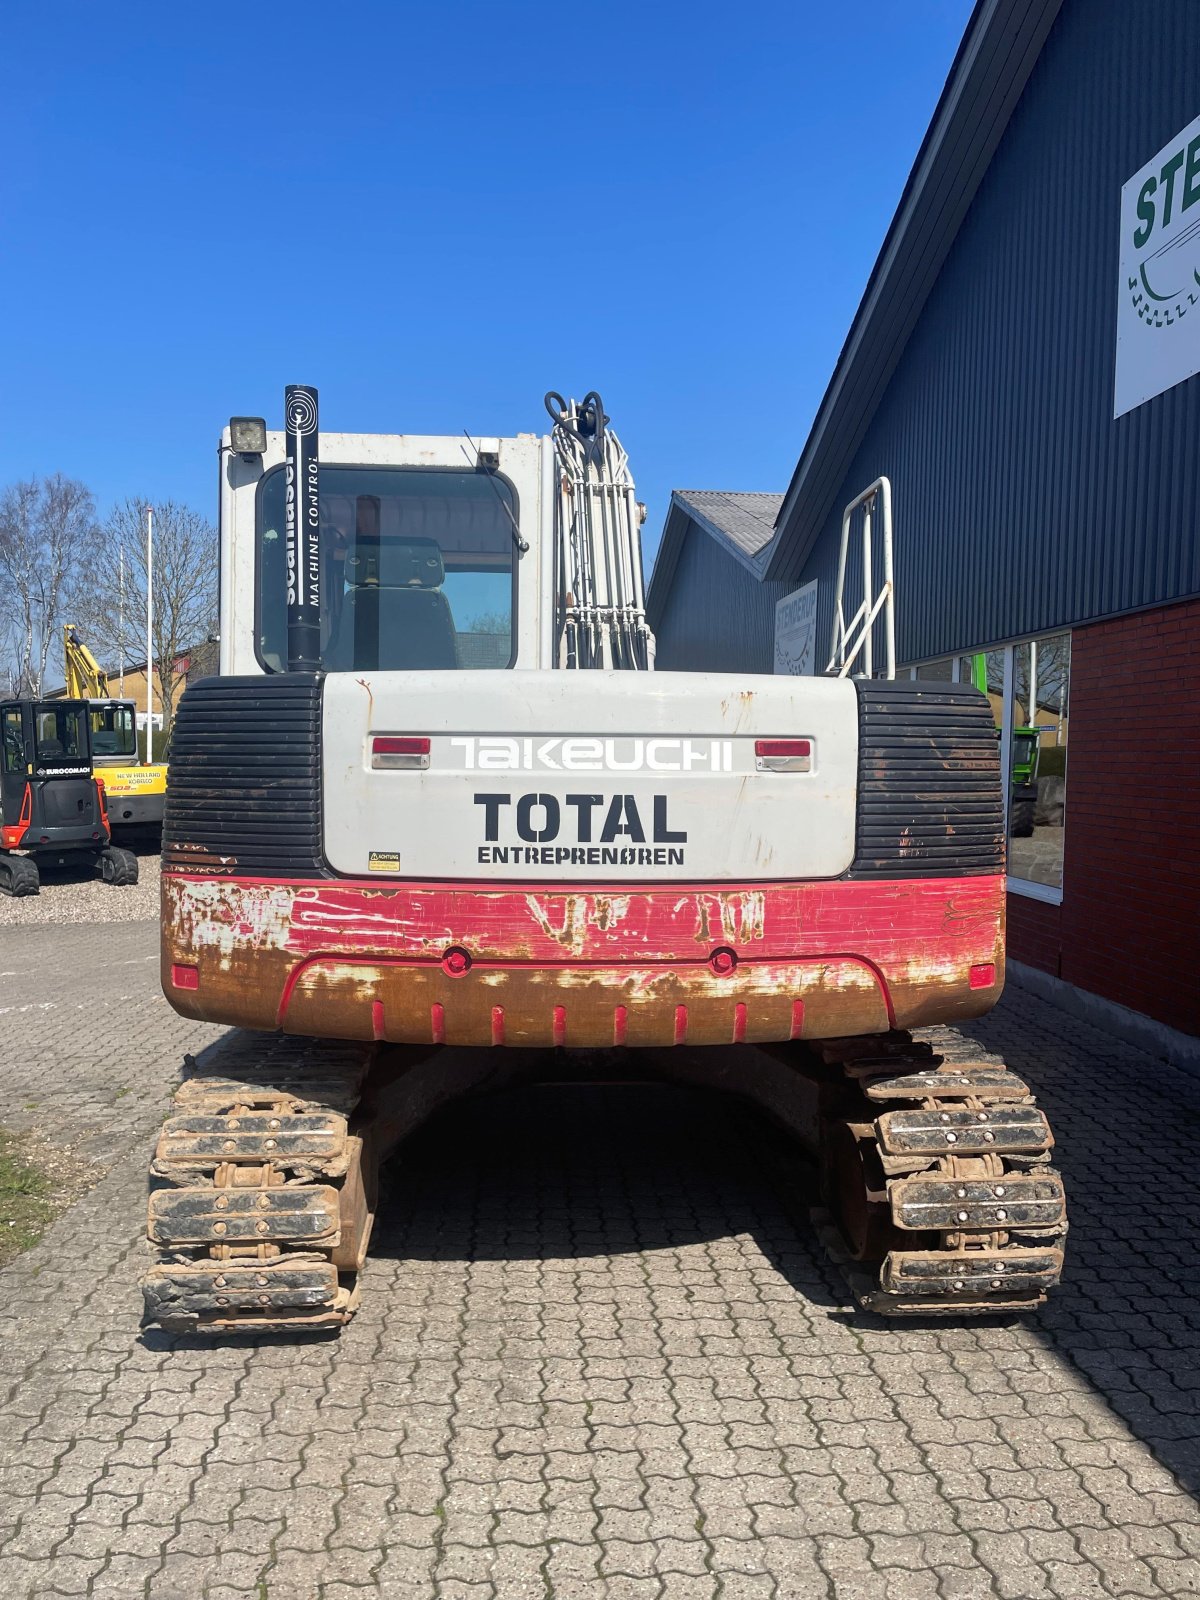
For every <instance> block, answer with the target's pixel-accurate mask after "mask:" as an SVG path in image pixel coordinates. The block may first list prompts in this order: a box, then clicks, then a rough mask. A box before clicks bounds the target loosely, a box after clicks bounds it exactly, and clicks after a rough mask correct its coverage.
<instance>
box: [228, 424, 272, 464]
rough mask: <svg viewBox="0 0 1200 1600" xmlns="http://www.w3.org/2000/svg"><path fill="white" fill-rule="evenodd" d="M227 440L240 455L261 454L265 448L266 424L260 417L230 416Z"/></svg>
mask: <svg viewBox="0 0 1200 1600" xmlns="http://www.w3.org/2000/svg"><path fill="white" fill-rule="evenodd" d="M229 440H230V443H231V444H232V445H233V448H234V449H235V450H236V451H237V453H238V455H240V456H261V455H262V454H263V452H264V451H265V450H266V448H267V424H266V422H265V421H264V420H263V418H262V417H230V419H229Z"/></svg>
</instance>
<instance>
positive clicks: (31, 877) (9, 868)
mask: <svg viewBox="0 0 1200 1600" xmlns="http://www.w3.org/2000/svg"><path fill="white" fill-rule="evenodd" d="M41 888H42V880H41V879H40V878H39V877H38V869H37V863H36V862H35V861H31V860H30V859H29V857H28V856H0V890H3V892H4V893H5V894H10V895H12V897H13V899H14V900H15V899H18V898H21V897H23V896H24V895H28V894H40V892H41Z"/></svg>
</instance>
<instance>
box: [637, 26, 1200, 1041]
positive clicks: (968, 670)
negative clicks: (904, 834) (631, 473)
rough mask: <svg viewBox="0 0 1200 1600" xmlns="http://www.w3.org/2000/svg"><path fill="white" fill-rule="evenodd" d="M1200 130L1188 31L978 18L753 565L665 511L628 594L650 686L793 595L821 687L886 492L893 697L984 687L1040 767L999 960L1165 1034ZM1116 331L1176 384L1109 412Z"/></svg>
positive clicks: (732, 523) (725, 657)
mask: <svg viewBox="0 0 1200 1600" xmlns="http://www.w3.org/2000/svg"><path fill="white" fill-rule="evenodd" d="M1197 119H1200V5H1198V4H1196V3H1195V0H1138V3H1132V0H979V4H978V5H977V6H976V8H975V10H974V12H973V14H972V17H971V20H970V23H969V25H968V28H967V31H966V34H965V36H964V38H963V41H962V44H961V46H960V48H959V51H958V54H957V56H956V58H955V61H954V64H953V67H952V69H951V72H950V75H949V78H948V80H947V83H946V86H945V89H944V91H943V93H942V96H941V99H940V101H939V103H938V105H937V108H936V110H935V112H934V116H933V120H932V122H931V124H930V127H929V131H928V133H927V135H926V137H925V140H924V142H923V144H922V146H921V149H920V152H919V154H918V156H917V160H916V163H915V165H914V167H913V170H912V173H911V175H910V177H909V180H908V183H907V185H906V188H905V190H904V193H903V196H902V198H901V201H900V204H899V207H898V209H897V212H896V215H895V218H894V220H893V222H892V225H891V227H890V229H889V231H888V234H887V237H886V238H885V240H884V242H883V246H882V248H881V250H880V254H879V258H878V260H877V262H876V265H875V268H874V270H873V272H872V275H871V278H870V281H869V283H868V285H867V289H866V292H865V294H864V296H863V300H862V303H861V305H860V307H859V309H858V312H857V314H856V316H855V319H854V322H853V324H852V326H851V328H850V330H849V333H848V335H847V338H846V341H845V344H844V346H843V349H842V352H841V355H840V357H839V359H838V363H837V366H836V368H835V371H834V373H833V376H832V378H831V380H830V383H829V387H828V389H827V391H826V393H825V396H824V399H823V401H822V403H821V406H820V409H819V411H818V414H817V417H816V420H815V422H814V423H813V426H812V429H811V432H810V434H809V436H808V439H807V441H806V442H805V443H804V445H803V449H802V450H801V453H800V458H799V461H798V463H797V465H796V467H795V471H794V473H793V474H792V477H791V481H790V483H789V484H788V487H787V491H786V493H785V494H784V495H783V496H782V498H781V500H780V502H779V506H778V510H777V512H776V514H775V516H774V518H773V523H772V527H771V529H770V530H769V534H767V533H765V532H763V530H762V529H760V528H759V529H751V530H749V531H748V529H747V526H746V516H745V503H746V502H747V501H755V503H756V504H757V505H758V506H759V508H760V509H759V513H758V522H759V523H762V522H764V521H765V515H764V513H765V512H766V510H767V509H768V508H769V507H770V504H771V501H770V497H767V496H762V497H757V499H756V497H747V496H744V495H736V496H735V495H729V496H721V495H719V494H714V493H711V492H709V493H707V494H705V493H699V492H694V491H693V492H687V493H677V494H676V495H675V496H674V497H673V499H672V503H671V507H670V512H669V514H668V518H667V522H666V526H665V529H664V534H663V539H662V544H661V548H660V552H659V556H658V560H657V563H656V566H655V571H654V574H653V577H652V579H651V583H650V589H649V613H650V620H651V624H652V626H653V627H654V628H655V630H656V633H657V636H658V642H659V649H658V664H659V665H660V666H661V667H664V668H684V669H700V668H708V669H713V668H717V669H722V670H727V671H729V672H731V673H738V672H770V671H771V670H772V667H773V662H774V657H775V651H774V645H775V609H776V605H777V603H778V602H779V600H780V599H782V598H783V597H785V596H787V595H788V594H791V593H793V592H794V591H796V590H798V589H800V588H801V587H803V586H805V585H808V584H810V583H812V582H813V581H814V580H815V582H816V584H817V624H816V641H817V651H818V655H819V657H820V658H821V659H819V660H818V661H817V667H818V669H820V668H821V667H823V666H824V665H825V660H824V656H825V655H826V654H827V653H828V648H829V639H830V631H831V624H832V618H833V606H834V591H835V581H836V572H837V561H838V544H839V533H840V525H841V518H842V510H843V508H844V507H845V506H846V505H847V504H848V503H849V502H850V501H851V500H852V499H854V497H855V496H856V495H857V494H858V493H859V492H860V491H861V490H862V489H864V488H865V487H866V486H867V485H868V484H869V483H871V482H872V481H873V480H875V479H876V478H878V477H879V476H880V475H881V474H882V475H886V476H887V477H888V478H889V479H890V481H891V484H892V487H893V495H894V524H895V572H896V588H897V596H898V600H897V624H898V657H899V660H900V662H901V663H902V671H903V672H904V673H911V674H912V675H914V676H920V677H930V678H953V679H955V680H961V679H963V678H964V677H966V676H967V675H968V674H969V675H971V676H974V677H979V676H981V675H982V676H983V677H984V678H985V679H986V682H987V686H988V690H989V692H990V694H991V695H992V698H993V704H994V706H995V709H996V717H997V725H998V726H999V727H1001V728H1002V732H1003V737H1004V741H1005V749H1006V751H1008V752H1009V755H1010V757H1011V758H1012V759H1014V760H1015V759H1016V755H1017V754H1018V753H1019V752H1020V751H1021V749H1022V748H1023V747H1022V744H1021V741H1022V738H1023V737H1024V738H1027V739H1028V740H1029V741H1030V742H1031V744H1032V745H1034V746H1036V748H1037V751H1038V761H1037V764H1036V765H1037V767H1038V770H1040V773H1041V776H1040V777H1039V778H1038V779H1037V784H1038V790H1039V805H1040V806H1041V813H1040V817H1039V822H1038V824H1037V826H1036V827H1035V829H1034V833H1033V835H1032V837H1031V839H1030V840H1029V841H1026V840H1025V839H1018V838H1016V837H1014V839H1013V841H1012V845H1011V847H1010V864H1009V870H1010V889H1011V893H1010V932H1011V939H1010V944H1011V949H1012V953H1013V954H1014V955H1015V956H1017V957H1018V959H1020V960H1021V961H1023V962H1025V963H1027V964H1028V965H1030V966H1034V967H1039V968H1041V969H1042V970H1044V971H1046V972H1049V973H1050V974H1052V975H1053V976H1055V977H1058V978H1062V979H1066V980H1067V981H1069V982H1071V983H1072V984H1074V985H1076V986H1077V987H1079V988H1081V989H1083V990H1087V991H1091V992H1092V993H1095V994H1099V995H1102V996H1104V997H1105V998H1106V999H1109V1000H1112V1001H1115V1002H1117V1003H1120V1004H1121V1005H1124V1006H1126V1007H1129V1008H1132V1009H1134V1010H1135V1011H1137V1012H1140V1013H1143V1014H1148V1015H1150V1016H1152V1017H1155V1018H1157V1019H1159V1020H1160V1021H1161V1022H1164V1023H1167V1024H1169V1025H1170V1026H1172V1027H1174V1028H1176V1029H1182V1030H1184V1031H1185V1032H1188V1033H1191V1034H1200V985H1198V984H1196V982H1195V979H1194V977H1193V978H1191V979H1190V980H1188V981H1187V982H1186V983H1183V982H1181V974H1180V968H1179V965H1178V963H1179V960H1180V958H1181V955H1186V956H1188V957H1189V958H1190V959H1191V962H1192V966H1191V971H1192V972H1193V973H1194V972H1195V970H1196V960H1197V957H1200V945H1198V935H1197V931H1196V930H1197V926H1198V919H1197V916H1196V910H1195V908H1196V904H1197V898H1198V897H1200V826H1198V825H1197V823H1196V820H1195V803H1194V801H1193V800H1192V798H1191V786H1192V782H1193V779H1194V774H1195V773H1196V772H1197V771H1200V732H1198V725H1197V720H1196V718H1197V712H1196V705H1197V704H1198V703H1200V694H1197V689H1200V532H1198V530H1200V465H1198V460H1197V451H1196V447H1195V441H1196V440H1197V438H1198V437H1200V381H1197V378H1196V377H1194V376H1190V375H1187V374H1190V373H1194V372H1196V371H1198V370H1200V270H1198V269H1200V203H1198V204H1197V208H1196V211H1195V213H1194V219H1195V220H1194V222H1193V221H1192V219H1191V218H1189V217H1188V216H1187V211H1188V209H1189V208H1190V207H1191V205H1192V203H1193V202H1200V121H1198V120H1197ZM1193 123H1196V124H1197V125H1196V126H1195V127H1193V126H1192V124H1193ZM1176 145H1177V148H1176ZM1135 178H1136V179H1137V182H1136V183H1133V185H1132V188H1131V187H1130V185H1131V181H1132V180H1134V179H1135ZM1139 185H1140V187H1139ZM1129 206H1135V207H1136V208H1137V209H1136V210H1135V211H1134V212H1133V223H1134V224H1135V225H1131V226H1127V225H1126V219H1127V217H1128V216H1129V214H1130V213H1129V212H1128V210H1127V209H1125V208H1127V207H1129ZM1154 228H1158V230H1159V232H1158V234H1157V235H1156V236H1155V237H1154V238H1153V239H1151V240H1150V245H1149V246H1147V244H1146V240H1147V237H1148V236H1149V234H1151V233H1152V232H1153V230H1154ZM1164 230H1165V232H1164ZM1159 237H1162V238H1164V239H1165V241H1166V243H1165V245H1164V246H1162V247H1159V248H1156V249H1154V248H1151V247H1152V246H1157V245H1158V239H1159ZM1143 249H1145V252H1146V253H1143V254H1142V255H1141V256H1140V257H1139V258H1138V265H1137V268H1136V270H1133V269H1132V268H1131V267H1130V265H1129V263H1130V262H1131V261H1132V260H1133V258H1134V256H1135V255H1136V254H1137V252H1138V251H1142V250H1143ZM1131 318H1132V319H1133V321H1132V326H1133V329H1134V333H1133V334H1132V335H1131V334H1129V333H1128V332H1126V333H1124V334H1123V335H1122V338H1124V339H1125V340H1126V341H1127V343H1126V346H1125V347H1124V348H1125V354H1124V355H1122V358H1121V359H1122V361H1125V362H1126V363H1127V365H1128V364H1129V361H1130V357H1129V350H1130V348H1131V346H1130V344H1129V343H1128V341H1130V340H1132V339H1133V338H1134V337H1135V336H1136V337H1137V338H1143V337H1144V339H1145V340H1146V341H1148V347H1149V346H1150V345H1152V346H1153V349H1152V350H1151V354H1150V357H1149V359H1150V360H1151V362H1152V363H1155V362H1157V363H1159V364H1160V365H1164V366H1165V367H1172V365H1173V366H1174V369H1175V371H1176V373H1178V372H1180V371H1181V372H1182V373H1183V374H1184V375H1183V376H1178V375H1176V376H1173V377H1171V379H1170V381H1169V382H1166V383H1165V384H1164V385H1163V386H1162V387H1161V388H1160V389H1152V392H1149V393H1147V394H1145V395H1144V397H1141V396H1142V391H1139V392H1138V397H1135V399H1134V401H1133V403H1128V395H1127V394H1123V389H1122V383H1123V382H1125V388H1126V389H1128V387H1129V383H1128V382H1127V381H1125V380H1123V378H1122V369H1121V366H1120V363H1118V359H1117V356H1118V325H1119V324H1120V325H1121V326H1122V327H1127V326H1129V325H1130V319H1131ZM1122 319H1123V320H1122ZM1193 357H1194V359H1193ZM1117 412H1120V413H1121V414H1119V415H1118V414H1115V413H1117ZM852 548H853V547H852ZM877 548H878V547H877ZM853 560H854V558H853V554H852V558H851V568H852V570H851V573H850V580H849V584H848V589H849V591H850V592H851V593H853V592H854V591H855V589H856V588H857V587H859V586H860V585H861V575H859V574H856V573H855V572H854V570H853ZM878 579H879V574H878V573H877V574H876V582H878ZM856 603H857V602H856V601H855V600H852V601H851V609H853V606H854V605H855V604H856ZM877 659H878V658H877ZM1189 680H1190V687H1189ZM1024 729H1032V730H1033V731H1032V734H1028V735H1026V734H1024V733H1023V730H1024ZM1068 747H1069V748H1068ZM1122 773H1127V774H1129V776H1130V778H1131V780H1132V781H1131V782H1130V783H1124V782H1122V781H1121V780H1120V774H1122ZM1134 774H1136V775H1137V776H1136V777H1134ZM1185 777H1186V782H1185V781H1184V780H1185ZM1051 813H1053V814H1054V817H1055V819H1056V820H1053V821H1051V820H1048V817H1049V815H1050V814H1051ZM1055 827H1057V829H1058V833H1057V834H1056V835H1054V836H1053V838H1052V837H1051V834H1050V830H1051V829H1052V828H1055ZM1162 830H1167V832H1168V833H1169V835H1170V837H1171V839H1172V847H1171V850H1170V852H1169V854H1168V855H1167V856H1166V857H1162V856H1161V855H1160V854H1159V853H1158V852H1159V846H1160V842H1161V831H1162ZM1097 919H1100V921H1101V922H1102V923H1103V925H1104V927H1105V929H1106V932H1105V934H1104V936H1103V937H1101V936H1099V935H1098V934H1097V932H1096V925H1097Z"/></svg>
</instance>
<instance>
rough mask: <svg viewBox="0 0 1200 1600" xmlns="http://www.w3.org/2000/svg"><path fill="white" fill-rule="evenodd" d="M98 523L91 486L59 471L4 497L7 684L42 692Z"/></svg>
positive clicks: (1, 534)
mask: <svg viewBox="0 0 1200 1600" xmlns="http://www.w3.org/2000/svg"><path fill="white" fill-rule="evenodd" d="M98 535H99V529H98V527H97V524H96V503H95V501H94V500H93V498H92V494H91V491H90V490H89V489H88V488H87V487H86V486H85V485H84V484H82V483H79V482H78V481H77V480H76V479H74V478H64V477H63V475H62V474H61V473H57V472H56V473H55V474H54V475H53V476H52V477H49V478H30V479H28V480H26V481H24V482H22V483H14V484H12V485H11V486H10V487H9V488H8V489H6V490H5V491H4V493H3V495H2V496H0V589H2V590H3V594H4V600H5V603H4V607H3V612H4V638H3V645H4V650H5V659H6V661H7V667H6V675H7V677H8V680H9V688H10V689H12V690H16V691H18V692H21V693H28V694H41V692H42V688H43V680H44V679H45V676H46V660H47V657H48V656H49V654H50V650H51V647H52V646H53V645H55V644H56V642H57V639H58V634H59V630H60V628H61V627H62V624H63V622H64V621H66V620H67V619H66V616H65V612H66V610H67V608H68V607H69V605H70V603H71V601H72V599H73V596H74V594H75V591H76V589H77V586H78V585H79V583H80V582H81V580H82V578H83V575H84V574H85V572H86V571H87V570H88V569H89V567H90V562H91V558H92V555H93V552H94V549H95V546H96V543H97V539H98Z"/></svg>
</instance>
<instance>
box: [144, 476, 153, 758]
mask: <svg viewBox="0 0 1200 1600" xmlns="http://www.w3.org/2000/svg"><path fill="white" fill-rule="evenodd" d="M153 636H154V507H153V506H147V507H146V765H147V766H149V765H150V763H151V761H152V760H153V759H154V644H153Z"/></svg>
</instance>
